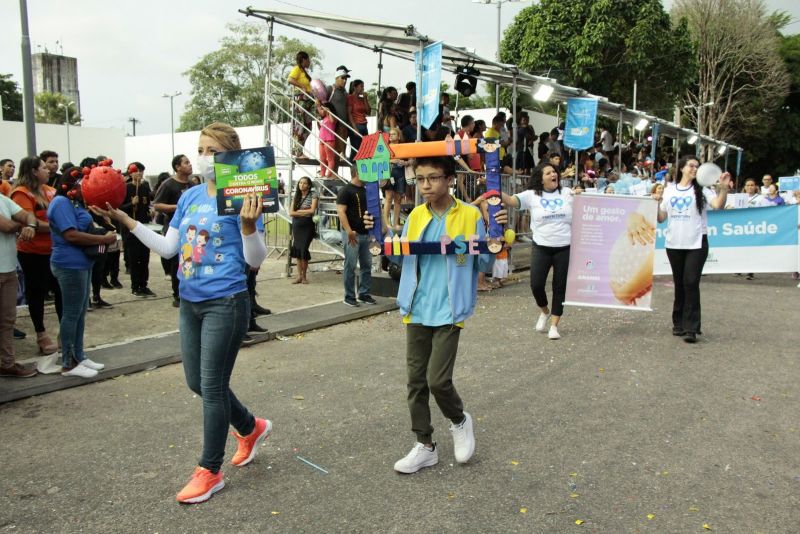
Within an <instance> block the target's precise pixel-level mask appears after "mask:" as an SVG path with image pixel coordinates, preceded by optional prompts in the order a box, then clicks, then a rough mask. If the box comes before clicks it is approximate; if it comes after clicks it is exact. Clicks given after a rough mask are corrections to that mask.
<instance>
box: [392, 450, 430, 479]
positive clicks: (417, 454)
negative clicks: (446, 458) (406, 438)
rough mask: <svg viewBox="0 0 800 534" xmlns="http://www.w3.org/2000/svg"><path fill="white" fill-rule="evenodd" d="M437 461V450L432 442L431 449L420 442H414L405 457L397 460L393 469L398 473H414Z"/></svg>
mask: <svg viewBox="0 0 800 534" xmlns="http://www.w3.org/2000/svg"><path fill="white" fill-rule="evenodd" d="M438 463H439V452H438V451H437V450H436V445H435V444H434V446H433V449H428V448H427V447H425V445H423V444H422V443H420V442H417V443H415V444H414V447H413V448H412V449H411V452H409V453H408V454H407V455H406V456H405V458H401V459H400V460H397V461H396V462H395V464H394V470H395V471H397V472H398V473H407V474H411V473H416V472H417V471H419V470H420V469H422V468H423V467H431V466H434V465H436V464H438Z"/></svg>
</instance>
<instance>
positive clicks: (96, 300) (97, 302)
mask: <svg viewBox="0 0 800 534" xmlns="http://www.w3.org/2000/svg"><path fill="white" fill-rule="evenodd" d="M92 305H93V306H94V307H95V309H97V310H99V309H100V308H108V309H111V308H113V307H114V306H112V305H111V304H109V303H108V302H106V301H104V300H103V299H101V298H100V297H94V298H93V299H92Z"/></svg>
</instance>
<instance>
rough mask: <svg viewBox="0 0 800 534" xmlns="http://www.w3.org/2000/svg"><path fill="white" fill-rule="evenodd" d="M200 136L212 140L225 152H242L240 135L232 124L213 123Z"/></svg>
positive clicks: (201, 131)
mask: <svg viewBox="0 0 800 534" xmlns="http://www.w3.org/2000/svg"><path fill="white" fill-rule="evenodd" d="M200 135H205V136H208V137H210V138H212V139H213V140H214V141H216V142H217V143H219V144H220V146H221V147H222V148H224V149H225V150H241V149H242V143H241V141H239V134H237V133H236V130H234V129H233V128H232V127H231V125H230V124H225V123H224V122H212V123H211V124H209V125H208V126H206V127H205V128H203V129H202V130H200Z"/></svg>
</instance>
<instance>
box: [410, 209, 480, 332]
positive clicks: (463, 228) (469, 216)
mask: <svg viewBox="0 0 800 534" xmlns="http://www.w3.org/2000/svg"><path fill="white" fill-rule="evenodd" d="M454 200H455V205H454V206H453V207H452V208H451V209H450V211H449V212H448V213H447V215H446V219H445V228H446V231H447V235H448V236H450V238H451V239H453V241H455V240H456V238H457V237H459V236H461V238H463V239H464V240H468V239H469V237H470V236H472V235H477V236H478V238H479V239H485V238H486V229H485V226H484V222H483V216H482V215H481V212H480V210H479V209H478V208H476V207H475V206H471V205H469V204H465V203H464V202H462V201H460V200H456V199H454ZM432 219H433V215H432V214H431V211H430V208H429V207H428V204H427V203H426V204H421V205H419V206H417V207H416V208H414V210H413V211H412V212H411V214H410V215H409V216H408V220H407V221H406V224H405V226H404V227H403V237H407V238H408V239H409V241H418V240H419V239H420V237H421V236H422V234H423V233H424V232H425V228H426V227H427V226H428V224H429V223H430V222H431V220H432ZM491 259H492V255H491V254H479V255H470V254H451V255H448V256H447V290H448V296H449V302H442V303H441V305H442V306H450V311H451V313H452V315H453V322H454V323H456V324H458V323H462V322H463V321H465V320H466V319H468V318H469V317H470V316H471V315H472V313H473V312H474V311H475V303H476V302H477V300H478V272H480V270H483V269H486V268H488V266H489V265H490V264H491ZM417 276H418V275H417V256H403V269H402V274H401V275H400V288H399V289H398V291H397V305H398V306H399V307H400V314H401V315H402V316H403V322H406V323H408V322H410V315H411V312H412V309H411V306H412V304H413V303H414V293H415V291H416V289H417V282H418V278H417Z"/></svg>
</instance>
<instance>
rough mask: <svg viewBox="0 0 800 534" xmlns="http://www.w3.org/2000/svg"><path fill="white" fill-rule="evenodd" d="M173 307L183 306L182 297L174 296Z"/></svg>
mask: <svg viewBox="0 0 800 534" xmlns="http://www.w3.org/2000/svg"><path fill="white" fill-rule="evenodd" d="M172 307H173V308H180V307H181V299H179V298H178V297H172Z"/></svg>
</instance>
